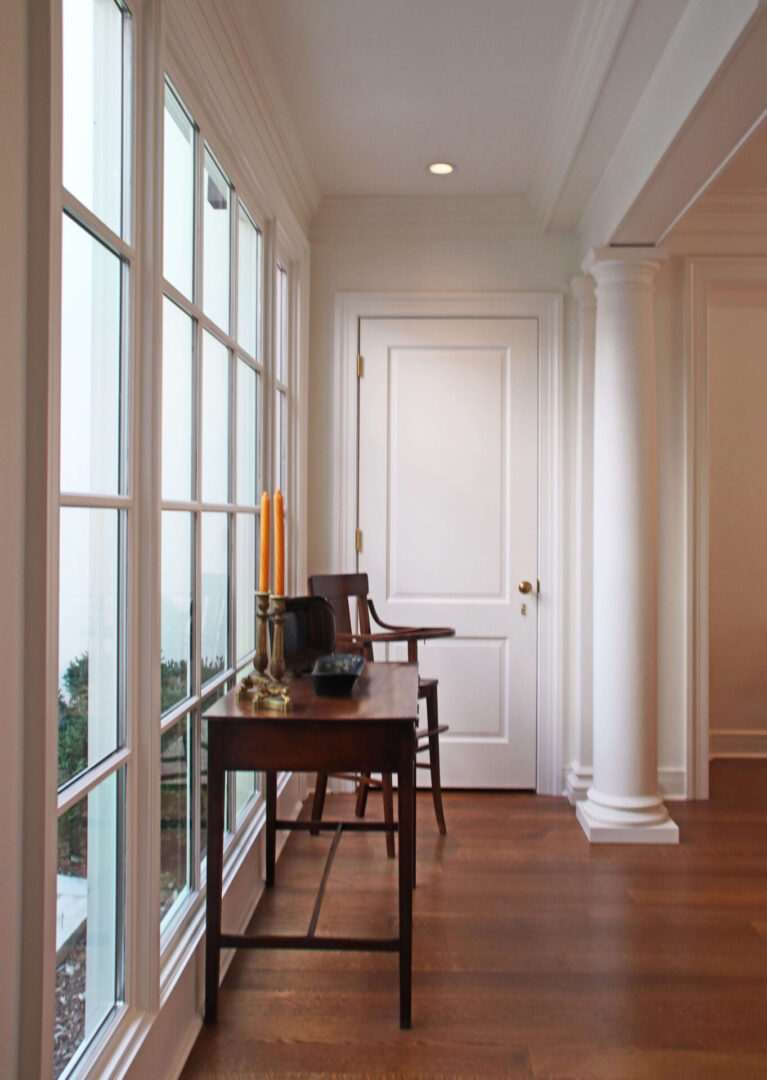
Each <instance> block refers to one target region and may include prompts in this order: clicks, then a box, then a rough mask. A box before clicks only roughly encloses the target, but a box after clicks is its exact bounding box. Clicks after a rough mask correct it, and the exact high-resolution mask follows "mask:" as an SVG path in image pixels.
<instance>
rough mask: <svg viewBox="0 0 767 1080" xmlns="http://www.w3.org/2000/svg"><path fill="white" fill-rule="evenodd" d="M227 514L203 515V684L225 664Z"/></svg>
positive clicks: (227, 566)
mask: <svg viewBox="0 0 767 1080" xmlns="http://www.w3.org/2000/svg"><path fill="white" fill-rule="evenodd" d="M228 575H229V515H228V514H203V515H202V683H203V685H204V684H205V683H206V682H207V681H208V680H209V679H210V678H212V677H213V676H214V675H215V674H216V673H217V672H219V671H223V670H224V668H225V667H226V663H227V656H228V636H229V635H228V627H229V576H228Z"/></svg>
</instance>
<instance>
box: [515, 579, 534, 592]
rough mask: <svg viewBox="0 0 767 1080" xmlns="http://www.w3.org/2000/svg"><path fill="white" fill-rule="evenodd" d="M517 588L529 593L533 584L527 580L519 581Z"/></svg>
mask: <svg viewBox="0 0 767 1080" xmlns="http://www.w3.org/2000/svg"><path fill="white" fill-rule="evenodd" d="M518 588H519V591H520V592H521V593H529V592H532V591H533V586H532V585H531V584H530V582H529V581H520V583H519V586H518Z"/></svg>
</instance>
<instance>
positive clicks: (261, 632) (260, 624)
mask: <svg viewBox="0 0 767 1080" xmlns="http://www.w3.org/2000/svg"><path fill="white" fill-rule="evenodd" d="M268 612H269V593H268V592H257V593H256V619H257V623H256V658H255V660H254V661H253V666H254V667H255V669H256V671H257V672H258V673H259V674H260V675H263V674H264V672H265V671H266V668H267V664H268V663H269V655H268V653H267V651H266V638H267V633H266V620H267V615H268Z"/></svg>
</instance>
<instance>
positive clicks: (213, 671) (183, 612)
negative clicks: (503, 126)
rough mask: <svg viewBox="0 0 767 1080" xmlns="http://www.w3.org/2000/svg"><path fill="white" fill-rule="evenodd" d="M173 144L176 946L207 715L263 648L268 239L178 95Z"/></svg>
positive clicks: (233, 781)
mask: <svg viewBox="0 0 767 1080" xmlns="http://www.w3.org/2000/svg"><path fill="white" fill-rule="evenodd" d="M164 147H165V151H164V154H165V161H164V183H165V190H164V205H165V220H164V226H163V235H164V241H165V247H164V255H163V271H164V291H165V296H164V300H163V333H162V342H163V354H162V394H163V401H162V525H161V534H162V540H161V544H162V557H161V564H162V569H161V574H162V579H161V592H162V596H161V624H162V635H161V636H162V658H161V672H160V678H161V703H162V705H161V707H162V718H161V728H162V746H161V788H162V792H161V817H162V820H161V912H162V926H163V931H164V933H165V936H166V938H167V934H168V932H169V931H170V930H171V929H172V927H174V926H175V925H176V924H177V920H178V917H179V916H180V914H181V913H182V912H183V911H184V909H185V906H186V903H187V902H188V900H189V898H190V897H191V896H192V895H193V894H194V893H195V891H197V890H199V888H200V885H201V883H202V879H203V871H204V859H205V851H206V828H207V730H206V728H207V725H206V723H205V721H204V720H203V719H202V716H203V714H204V712H205V710H206V709H207V708H209V707H210V705H212V703H213V701H215V699H216V698H217V697H219V696H220V695H221V694H222V693H224V691H225V690H227V689H229V688H230V687H231V686H232V685H234V681H235V679H236V678H237V677H238V675H241V674H242V673H243V670H244V668H245V667H246V666H247V665H248V664H249V663H250V661H251V660H252V657H253V654H254V651H255V596H254V591H255V586H256V582H255V567H256V559H257V557H258V551H257V537H258V535H259V528H258V525H259V521H258V517H259V513H260V501H259V496H260V483H261V456H262V438H261V430H262V423H261V382H262V377H263V367H262V359H261V335H262V258H263V254H262V242H261V231H260V230H259V228H258V227H257V226H256V224H255V222H254V219H253V217H252V216H251V215H250V213H249V212H248V210H247V208H246V206H245V205H244V203H243V202H242V200H241V199H240V198H239V195H238V193H237V192H236V191H235V190H234V188H233V186H232V184H231V183H230V181H229V178H228V177H227V175H226V173H225V172H224V169H223V168H222V166H221V165H220V164H219V162H218V160H217V159H216V157H215V156H214V153H213V151H212V149H211V148H210V146H209V145H208V143H207V142H206V141H205V140H204V138H203V136H202V134H201V132H200V131H199V129H198V127H197V126H196V124H195V123H194V121H193V119H192V117H191V115H190V113H189V111H188V110H187V108H186V107H185V105H184V104H183V102H182V101H181V99H180V98H179V96H178V95H177V94H176V92H175V90H174V88H173V87H172V86H171V85H170V84H167V85H166V90H165V137H164ZM196 178H197V179H196ZM195 222H200V223H201V226H200V231H199V233H198V231H197V230H196V226H195ZM195 267H198V268H199V272H195ZM258 790H259V785H258V784H257V782H256V777H255V776H254V775H253V774H252V773H245V774H237V775H236V776H232V777H230V778H229V787H228V796H227V799H228V803H227V820H228V822H229V824H230V826H231V827H234V826H236V823H237V820H238V818H239V819H241V818H242V815H243V813H244V812H245V810H246V808H247V806H248V805H249V804H250V801H251V800H252V799H253V797H254V796H255V795H256V794H257V793H258Z"/></svg>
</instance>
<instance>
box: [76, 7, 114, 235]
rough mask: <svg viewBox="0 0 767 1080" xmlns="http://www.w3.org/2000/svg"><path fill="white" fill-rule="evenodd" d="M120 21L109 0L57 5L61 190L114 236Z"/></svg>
mask: <svg viewBox="0 0 767 1080" xmlns="http://www.w3.org/2000/svg"><path fill="white" fill-rule="evenodd" d="M123 18H127V13H126V14H124V13H123V11H122V10H121V9H120V8H119V7H118V5H117V4H116V3H115V2H114V0H64V3H63V9H62V35H63V37H62V52H63V57H62V60H63V73H62V75H63V79H62V92H63V105H62V116H63V130H62V138H63V146H62V151H63V160H62V167H63V179H64V186H65V187H67V188H69V190H70V191H71V192H72V194H73V195H76V196H77V198H78V199H79V200H80V202H82V203H85V205H86V206H87V207H88V209H89V210H92V211H93V213H94V214H97V215H98V216H99V217H100V218H101V220H102V221H104V222H105V223H106V224H107V225H108V226H109V228H110V229H112V230H114V232H116V233H120V232H121V229H122V220H121V219H122V204H123V192H122V186H123V130H124V129H123V120H124V116H123V112H124V108H123V63H124V57H123ZM126 89H127V87H126ZM129 101H130V93H129V92H128V94H127V95H126V102H129ZM126 119H127V118H126ZM126 201H127V200H126Z"/></svg>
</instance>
